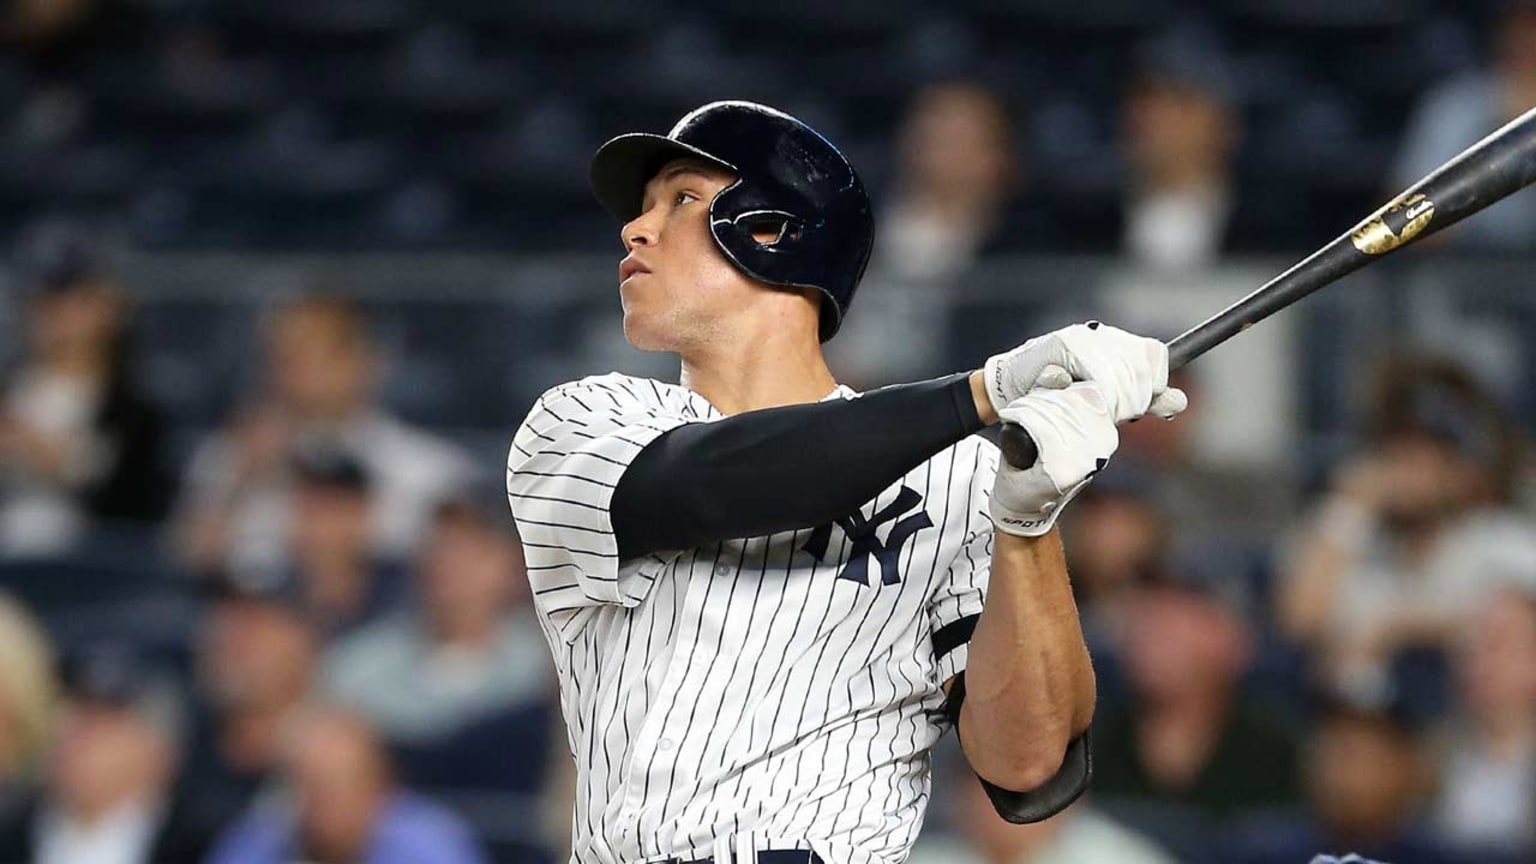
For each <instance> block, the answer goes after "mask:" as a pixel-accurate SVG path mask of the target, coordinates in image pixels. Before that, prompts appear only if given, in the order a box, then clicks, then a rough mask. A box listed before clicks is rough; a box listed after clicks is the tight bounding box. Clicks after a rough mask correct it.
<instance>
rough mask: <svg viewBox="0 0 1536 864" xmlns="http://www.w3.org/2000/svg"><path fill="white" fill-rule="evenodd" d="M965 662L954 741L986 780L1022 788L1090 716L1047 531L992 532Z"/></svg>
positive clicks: (1058, 561)
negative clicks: (984, 588) (981, 602)
mask: <svg viewBox="0 0 1536 864" xmlns="http://www.w3.org/2000/svg"><path fill="white" fill-rule="evenodd" d="M969 650H970V655H969V659H968V660H967V662H966V672H965V682H966V697H965V702H964V704H963V705H962V707H961V712H960V740H961V742H962V745H963V746H964V749H965V753H966V758H967V760H968V761H969V762H970V763H971V766H972V767H973V768H974V769H975V770H976V773H977V774H979V775H980V776H981V777H983V778H984V779H986V780H988V781H989V782H991V783H993V784H995V785H997V786H1001V787H1003V788H1004V789H1012V790H1015V791H1020V792H1024V791H1029V790H1031V789H1034V788H1035V787H1037V786H1039V785H1040V784H1042V783H1044V782H1045V781H1046V780H1048V779H1050V778H1051V776H1052V775H1054V774H1055V773H1056V771H1057V770H1058V769H1059V768H1060V766H1061V763H1062V757H1063V754H1064V753H1065V752H1066V748H1067V745H1068V744H1069V743H1070V742H1071V741H1072V739H1074V738H1076V737H1078V736H1080V735H1082V734H1083V733H1084V732H1086V731H1087V729H1088V724H1089V722H1090V721H1091V720H1092V719H1093V705H1094V698H1095V683H1094V674H1093V666H1092V663H1091V662H1090V661H1089V658H1088V649H1087V647H1086V645H1085V644H1084V643H1083V633H1082V627H1081V625H1080V623H1079V621H1078V616H1077V605H1076V603H1075V602H1074V601H1073V599H1072V588H1071V585H1070V583H1069V582H1068V579H1067V571H1066V564H1065V561H1064V558H1063V554H1062V548H1061V541H1060V538H1059V537H1058V536H1057V534H1056V533H1055V532H1051V533H1050V534H1047V535H1045V536H1043V537H1039V538H1026V537H1016V536H1013V535H1010V534H1004V533H1002V532H998V534H997V538H996V545H995V548H994V551H993V556H992V576H991V580H990V584H989V587H988V592H987V603H986V610H985V611H984V612H983V613H982V615H981V619H980V621H978V623H977V625H976V632H975V633H974V634H973V635H972V637H971V641H970V649H969Z"/></svg>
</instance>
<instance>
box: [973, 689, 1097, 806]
mask: <svg viewBox="0 0 1536 864" xmlns="http://www.w3.org/2000/svg"><path fill="white" fill-rule="evenodd" d="M965 719H966V718H965V717H964V713H963V709H962V717H961V723H962V725H964V724H965ZM972 730H975V731H974V732H973V731H972ZM979 732H982V730H980V729H976V727H975V726H974V725H971V726H970V727H969V728H967V729H964V730H963V731H962V735H961V741H962V743H963V745H964V749H965V751H966V757H967V760H968V761H969V762H970V763H971V768H972V769H973V770H975V772H976V774H977V776H979V777H981V778H982V779H983V780H986V781H987V782H988V783H991V784H992V785H994V786H997V787H1000V788H1003V789H1007V790H1008V791H1010V792H1020V793H1024V792H1033V791H1035V790H1036V789H1039V788H1040V787H1041V786H1044V785H1045V784H1046V783H1047V782H1049V781H1050V779H1051V778H1052V777H1055V776H1056V775H1057V774H1058V773H1059V772H1060V771H1061V766H1062V763H1063V762H1064V761H1065V760H1066V755H1067V746H1068V745H1069V744H1071V743H1072V737H1073V735H1072V723H1071V722H1070V720H1069V719H1068V718H1066V717H1062V718H1060V722H1043V723H1037V724H1035V725H1034V728H1033V729H1032V730H1031V732H1030V734H1028V735H1009V736H1005V737H1003V738H1002V740H1000V741H998V742H997V743H996V744H995V745H994V746H990V747H986V746H976V744H980V743H981V742H980V741H977V740H976V739H977V738H978V737H984V736H978V735H977V734H976V733H979ZM973 742H974V743H973Z"/></svg>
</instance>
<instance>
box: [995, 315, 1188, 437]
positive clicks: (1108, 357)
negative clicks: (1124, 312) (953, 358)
mask: <svg viewBox="0 0 1536 864" xmlns="http://www.w3.org/2000/svg"><path fill="white" fill-rule="evenodd" d="M982 374H983V376H984V377H985V378H986V383H987V396H988V397H989V398H990V399H991V400H992V407H993V409H994V410H996V411H997V413H998V415H999V416H1001V415H1002V413H1003V409H1004V408H1007V407H1008V406H1009V405H1010V404H1011V403H1013V401H1014V400H1016V399H1019V398H1020V397H1022V396H1023V395H1024V394H1026V393H1028V392H1029V391H1030V390H1032V389H1034V388H1036V387H1041V386H1060V382H1062V381H1063V379H1067V380H1072V381H1092V382H1094V383H1095V384H1098V385H1099V387H1100V389H1101V390H1102V391H1103V394H1104V398H1105V400H1106V401H1107V403H1108V406H1109V413H1110V416H1111V417H1113V418H1114V420H1115V422H1116V423H1124V422H1126V421H1127V420H1135V419H1137V418H1139V417H1141V416H1143V415H1145V414H1151V415H1153V416H1155V417H1161V418H1163V419H1165V420H1171V419H1173V417H1174V416H1176V415H1177V414H1178V413H1179V412H1181V411H1183V410H1184V409H1185V408H1187V407H1189V398H1188V397H1187V396H1185V395H1184V391H1182V390H1180V389H1178V388H1177V387H1169V386H1168V346H1166V345H1164V344H1163V343H1161V342H1159V341H1157V340H1156V339H1148V338H1146V337H1144V336H1137V335H1135V334H1133V333H1127V332H1126V331H1124V330H1121V329H1120V328H1118V327H1111V326H1109V325H1107V324H1100V323H1099V322H1097V321H1089V322H1088V323H1087V324H1073V325H1072V326H1071V327H1065V328H1062V329H1061V330H1057V331H1055V332H1053V333H1047V334H1046V335H1044V336H1037V337H1035V338H1034V339H1031V340H1029V341H1028V342H1025V343H1024V344H1023V345H1021V346H1019V347H1018V348H1015V349H1013V350H1012V351H1007V352H1005V353H1002V354H997V355H994V356H993V357H991V358H989V359H988V360H987V364H986V366H985V367H983V369H982Z"/></svg>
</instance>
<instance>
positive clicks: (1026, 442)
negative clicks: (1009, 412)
mask: <svg viewBox="0 0 1536 864" xmlns="http://www.w3.org/2000/svg"><path fill="white" fill-rule="evenodd" d="M997 443H998V447H1000V448H1002V451H1003V458H1004V459H1005V460H1007V462H1008V464H1009V465H1011V466H1013V467H1014V468H1017V469H1019V470H1020V471H1023V470H1026V469H1028V468H1032V467H1034V464H1035V460H1036V459H1038V458H1040V451H1039V449H1038V448H1036V447H1035V441H1034V439H1033V438H1030V437H1029V433H1028V432H1026V431H1024V427H1023V426H1020V425H1019V424H1017V423H1004V424H1003V428H1002V431H1000V432H999V433H998V441H997Z"/></svg>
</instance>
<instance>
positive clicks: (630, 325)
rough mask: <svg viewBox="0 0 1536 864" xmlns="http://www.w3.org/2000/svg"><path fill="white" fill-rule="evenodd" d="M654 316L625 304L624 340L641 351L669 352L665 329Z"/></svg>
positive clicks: (669, 344) (670, 345)
mask: <svg viewBox="0 0 1536 864" xmlns="http://www.w3.org/2000/svg"><path fill="white" fill-rule="evenodd" d="M660 325H661V322H660V321H658V320H657V318H656V316H654V315H646V314H645V313H643V312H642V311H640V310H638V309H635V308H633V307H632V306H630V305H628V304H626V305H625V308H624V339H625V341H627V342H628V343H629V344H630V345H632V346H634V347H635V348H638V349H640V350H641V351H670V350H672V341H673V340H671V339H669V338H667V335H668V334H667V333H666V328H665V327H662V326H660Z"/></svg>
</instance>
